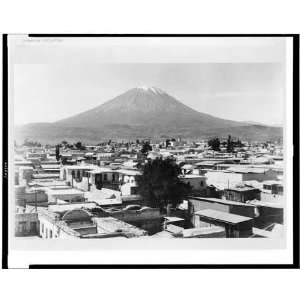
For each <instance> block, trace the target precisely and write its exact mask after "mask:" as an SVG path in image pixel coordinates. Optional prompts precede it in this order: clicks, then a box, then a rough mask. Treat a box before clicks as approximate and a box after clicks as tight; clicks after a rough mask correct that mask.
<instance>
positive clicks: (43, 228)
mask: <svg viewBox="0 0 300 300" xmlns="http://www.w3.org/2000/svg"><path fill="white" fill-rule="evenodd" d="M44 230H45V227H44V223H42V233H44Z"/></svg>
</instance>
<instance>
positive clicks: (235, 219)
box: [195, 209, 252, 225]
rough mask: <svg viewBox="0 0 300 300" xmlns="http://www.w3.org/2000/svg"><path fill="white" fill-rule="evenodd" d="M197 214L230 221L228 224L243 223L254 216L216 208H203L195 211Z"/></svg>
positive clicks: (221, 220)
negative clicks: (245, 215) (250, 216)
mask: <svg viewBox="0 0 300 300" xmlns="http://www.w3.org/2000/svg"><path fill="white" fill-rule="evenodd" d="M195 215H198V216H200V218H201V217H205V218H208V219H211V220H215V221H219V222H224V223H228V224H232V225H236V224H239V223H243V222H247V221H250V220H252V218H249V217H244V216H240V215H236V214H230V213H225V212H221V211H218V210H214V209H203V210H200V211H197V212H195Z"/></svg>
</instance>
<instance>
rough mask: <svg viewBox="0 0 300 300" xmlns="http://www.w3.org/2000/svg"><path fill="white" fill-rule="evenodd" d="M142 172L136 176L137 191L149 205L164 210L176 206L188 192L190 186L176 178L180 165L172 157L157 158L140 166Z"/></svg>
mask: <svg viewBox="0 0 300 300" xmlns="http://www.w3.org/2000/svg"><path fill="white" fill-rule="evenodd" d="M142 172H143V174H142V175H141V176H139V177H138V178H137V183H138V186H139V188H138V189H139V193H140V195H141V196H142V197H143V199H144V200H145V202H146V203H147V205H149V206H151V207H156V208H160V209H161V210H166V209H167V206H168V205H171V206H172V207H176V205H178V204H179V203H181V202H182V200H183V199H184V197H185V196H186V195H187V194H188V193H189V192H190V190H191V187H190V185H188V184H185V183H183V182H182V181H180V179H179V178H178V175H180V173H181V172H180V167H179V166H178V165H176V163H175V162H174V160H172V159H169V158H168V159H165V160H163V159H161V158H157V159H154V160H150V161H148V162H147V163H146V164H145V165H144V166H142Z"/></svg>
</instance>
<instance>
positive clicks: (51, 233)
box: [49, 230, 52, 239]
mask: <svg viewBox="0 0 300 300" xmlns="http://www.w3.org/2000/svg"><path fill="white" fill-rule="evenodd" d="M49 235H50V236H49V238H50V239H52V230H50V233H49Z"/></svg>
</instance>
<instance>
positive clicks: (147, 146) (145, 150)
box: [141, 141, 152, 155]
mask: <svg viewBox="0 0 300 300" xmlns="http://www.w3.org/2000/svg"><path fill="white" fill-rule="evenodd" d="M149 151H152V147H151V145H150V143H149V142H148V141H147V142H144V143H143V146H142V149H141V152H142V153H143V154H145V155H147V154H148V152H149Z"/></svg>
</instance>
